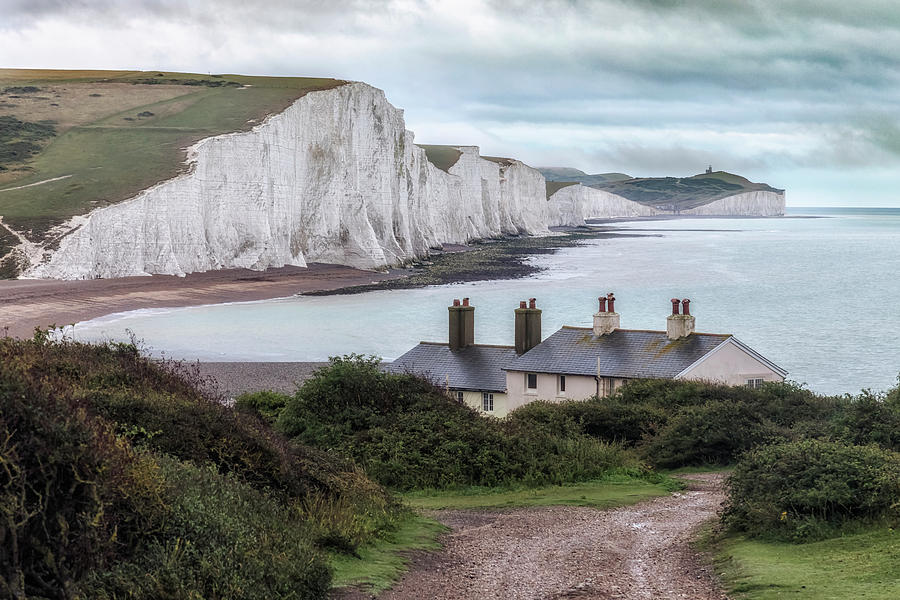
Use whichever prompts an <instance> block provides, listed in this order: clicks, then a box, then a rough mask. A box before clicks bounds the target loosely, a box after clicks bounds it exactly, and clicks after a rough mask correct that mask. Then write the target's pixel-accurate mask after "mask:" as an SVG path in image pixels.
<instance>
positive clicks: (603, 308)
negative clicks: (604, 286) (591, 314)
mask: <svg viewBox="0 0 900 600" xmlns="http://www.w3.org/2000/svg"><path fill="white" fill-rule="evenodd" d="M597 300H599V301H600V310H599V311H597V312H606V296H600V297H599V298H597Z"/></svg>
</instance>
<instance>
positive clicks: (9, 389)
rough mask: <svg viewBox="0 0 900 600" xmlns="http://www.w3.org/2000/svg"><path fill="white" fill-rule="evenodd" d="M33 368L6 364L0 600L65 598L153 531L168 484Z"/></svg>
mask: <svg viewBox="0 0 900 600" xmlns="http://www.w3.org/2000/svg"><path fill="white" fill-rule="evenodd" d="M7 344H9V342H7V341H6V340H0V346H3V345H7ZM0 354H2V353H0ZM28 367H29V364H28V360H27V357H23V356H13V355H9V354H6V355H3V356H2V360H0V466H2V468H0V515H2V523H0V565H3V569H2V573H0V595H2V596H4V597H11V598H22V597H48V598H57V597H59V598H62V597H68V590H69V589H70V588H71V587H72V586H73V585H74V583H75V582H76V581H78V580H79V579H80V578H81V577H83V576H84V575H85V574H86V573H88V572H90V571H91V570H92V569H95V568H100V567H103V566H104V565H106V564H109V563H111V562H114V561H116V560H118V559H119V558H121V557H122V556H123V555H127V553H128V552H130V550H131V549H132V548H133V547H134V545H135V544H136V543H137V542H138V540H139V539H140V538H141V537H142V536H143V535H144V534H145V533H146V532H153V531H154V530H156V529H157V527H158V526H159V525H160V523H161V522H162V521H163V520H164V516H165V510H164V504H163V501H162V496H161V494H162V491H163V486H164V483H163V480H162V478H161V477H160V476H159V474H158V469H157V468H156V465H155V464H154V463H153V462H152V461H150V460H148V459H146V458H143V457H141V456H139V455H137V454H136V453H135V452H133V451H132V450H131V448H130V447H129V446H128V444H127V443H124V442H123V441H122V440H121V439H119V438H117V437H116V436H115V435H114V433H113V430H112V427H111V426H109V424H107V423H105V422H104V421H102V420H99V419H95V418H93V417H92V416H91V415H90V414H89V412H88V411H87V409H86V406H85V405H84V404H83V403H82V402H80V401H79V400H77V399H75V398H73V397H72V396H71V395H70V394H69V393H68V390H67V389H66V388H65V387H64V386H62V387H60V386H58V385H55V383H56V382H54V381H53V380H47V379H41V378H36V377H33V376H32V373H31V372H30V371H29V368H28Z"/></svg>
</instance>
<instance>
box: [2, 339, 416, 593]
mask: <svg viewBox="0 0 900 600" xmlns="http://www.w3.org/2000/svg"><path fill="white" fill-rule="evenodd" d="M202 387H203V386H202V382H201V381H199V380H197V379H196V378H195V376H192V375H191V374H190V373H187V372H186V371H184V370H183V369H179V368H177V365H160V364H157V363H153V362H151V361H149V360H147V359H145V358H143V357H141V356H140V355H139V353H138V351H137V349H136V347H135V346H134V345H132V344H110V345H106V346H92V345H86V344H77V343H71V342H52V341H50V340H49V339H48V336H47V335H46V334H45V333H39V334H38V335H36V337H35V339H34V340H32V341H17V340H13V339H11V338H2V339H0V465H2V467H3V468H2V469H0V511H2V516H3V523H2V524H0V565H2V566H3V568H2V572H0V597H7V596H11V597H25V595H28V596H29V597H30V596H34V597H43V598H63V597H65V598H70V597H87V598H94V597H100V598H105V597H110V598H112V597H119V598H123V597H144V598H191V599H193V598H199V597H205V598H226V597H257V596H253V594H258V597H298V598H300V597H304V598H305V597H315V595H316V594H319V592H318V591H316V590H320V591H321V589H325V588H327V580H328V573H327V570H326V571H323V570H322V569H323V567H322V563H321V559H320V558H318V553H317V552H316V551H315V549H314V548H313V544H318V545H319V546H320V547H325V548H329V549H337V550H340V551H346V552H351V553H352V552H355V550H356V548H357V547H359V546H360V545H362V544H365V543H367V542H370V541H372V540H373V539H374V538H376V537H379V536H381V535H383V534H385V533H386V532H388V531H390V530H393V529H394V528H396V525H397V524H398V523H399V521H400V520H402V519H404V518H405V517H406V516H407V512H406V510H405V509H403V508H402V506H401V505H400V504H399V502H398V501H397V500H396V499H395V498H394V497H393V496H391V495H390V494H389V493H387V492H386V491H385V490H384V488H382V487H381V486H379V485H377V484H376V483H374V482H373V481H372V480H370V479H368V478H367V477H366V476H365V475H364V473H363V472H362V471H361V470H360V469H359V468H358V467H357V466H355V465H353V464H352V463H350V462H348V461H347V460H346V459H343V458H341V457H336V456H331V455H329V454H327V453H326V452H323V451H321V450H317V449H315V448H310V447H304V446H300V445H298V444H295V443H292V442H290V441H288V440H286V439H284V437H283V436H280V435H278V434H277V433H275V432H274V431H273V430H271V428H269V427H268V426H267V425H265V424H264V423H263V422H262V421H260V420H259V419H258V418H256V417H255V416H253V415H250V414H245V413H236V412H235V411H233V410H231V409H229V408H227V407H226V406H224V405H222V404H220V403H219V402H217V401H216V399H215V398H213V397H209V396H208V395H206V394H205V393H204V392H203V391H202V389H201V388H202ZM135 448H137V449H135ZM187 463H193V464H194V465H196V466H190V465H189V464H187ZM282 538H283V539H282ZM286 544H287V545H286ZM254 553H255V554H254ZM243 555H246V556H243ZM284 560H290V561H293V563H295V564H292V566H286V565H284V564H283V561H284ZM242 561H246V564H245V563H244V562H242ZM238 567H240V568H238ZM272 569H278V570H279V572H278V573H276V572H274V571H272ZM232 571H234V572H232ZM323 573H324V575H323ZM323 577H324V581H326V583H324V584H323V583H322V581H323ZM323 585H324V586H325V587H324V588H323ZM304 586H305V587H304ZM250 587H252V588H253V590H254V591H252V592H251V591H247V589H249V588H250ZM288 588H290V589H295V590H298V591H297V595H295V596H291V595H290V594H289V593H288V592H287V591H286V590H288ZM75 590H82V592H78V593H76V591H75ZM241 590H243V591H241ZM304 590H305V591H304ZM126 592H127V593H126ZM79 594H80V596H79ZM267 594H268V596H267Z"/></svg>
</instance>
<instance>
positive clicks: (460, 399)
mask: <svg viewBox="0 0 900 600" xmlns="http://www.w3.org/2000/svg"><path fill="white" fill-rule="evenodd" d="M465 399H466V395H465V392H463V391H462V390H456V401H457V402H459V403H460V404H462V403H463V402H465Z"/></svg>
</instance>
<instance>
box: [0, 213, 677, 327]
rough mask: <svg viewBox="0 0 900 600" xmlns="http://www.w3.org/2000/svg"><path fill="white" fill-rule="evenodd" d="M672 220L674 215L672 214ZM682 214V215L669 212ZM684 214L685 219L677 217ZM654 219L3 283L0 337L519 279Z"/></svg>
mask: <svg viewBox="0 0 900 600" xmlns="http://www.w3.org/2000/svg"><path fill="white" fill-rule="evenodd" d="M670 218H671V217H670ZM674 218H679V217H677V216H676V217H674ZM681 218H683V217H681ZM645 220H660V219H659V218H657V217H630V218H620V219H590V220H589V221H588V223H589V225H586V226H582V227H558V228H552V229H551V233H550V234H549V235H546V236H507V237H503V238H497V239H487V240H479V241H475V242H471V243H469V244H465V245H463V244H445V245H444V246H443V247H442V248H441V249H440V250H435V251H433V253H432V254H431V255H429V256H428V257H425V258H422V259H418V260H415V261H411V262H409V263H407V264H406V265H402V266H398V267H395V268H391V269H389V270H386V271H366V270H361V269H356V268H353V267H348V266H344V265H330V264H324V263H310V264H309V266H308V267H278V268H273V269H267V270H265V271H251V270H249V269H227V270H219V271H207V272H203V273H191V274H189V275H187V276H185V277H178V276H175V275H150V276H143V277H122V278H114V279H92V280H75V281H60V280H36V279H13V280H0V337H2V336H3V335H9V336H12V337H17V338H29V337H31V336H32V335H33V333H34V329H35V328H42V329H43V328H47V327H51V326H66V325H71V324H73V323H78V322H82V321H88V320H91V319H96V318H99V317H104V316H109V315H112V314H117V313H124V312H130V311H134V310H140V309H148V308H150V309H152V308H183V307H189V306H202V305H208V304H225V303H232V302H252V301H261V300H273V299H276V298H286V297H290V296H296V295H311V296H331V295H347V294H361V293H365V292H371V291H377V290H399V289H413V288H420V287H426V286H431V285H446V284H451V283H463V282H471V281H487V280H495V279H519V278H522V277H527V276H529V275H533V274H535V273H538V272H540V271H541V270H542V269H541V268H539V267H536V266H534V265H532V264H530V263H529V261H528V258H530V257H532V256H537V255H541V254H552V253H554V252H556V251H557V250H559V249H560V248H567V247H573V246H578V245H581V244H582V243H584V242H585V241H588V240H593V239H612V238H625V237H658V236H660V235H662V232H656V231H653V230H634V229H623V228H619V227H616V225H618V224H621V223H626V222H631V223H633V222H640V221H645Z"/></svg>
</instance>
